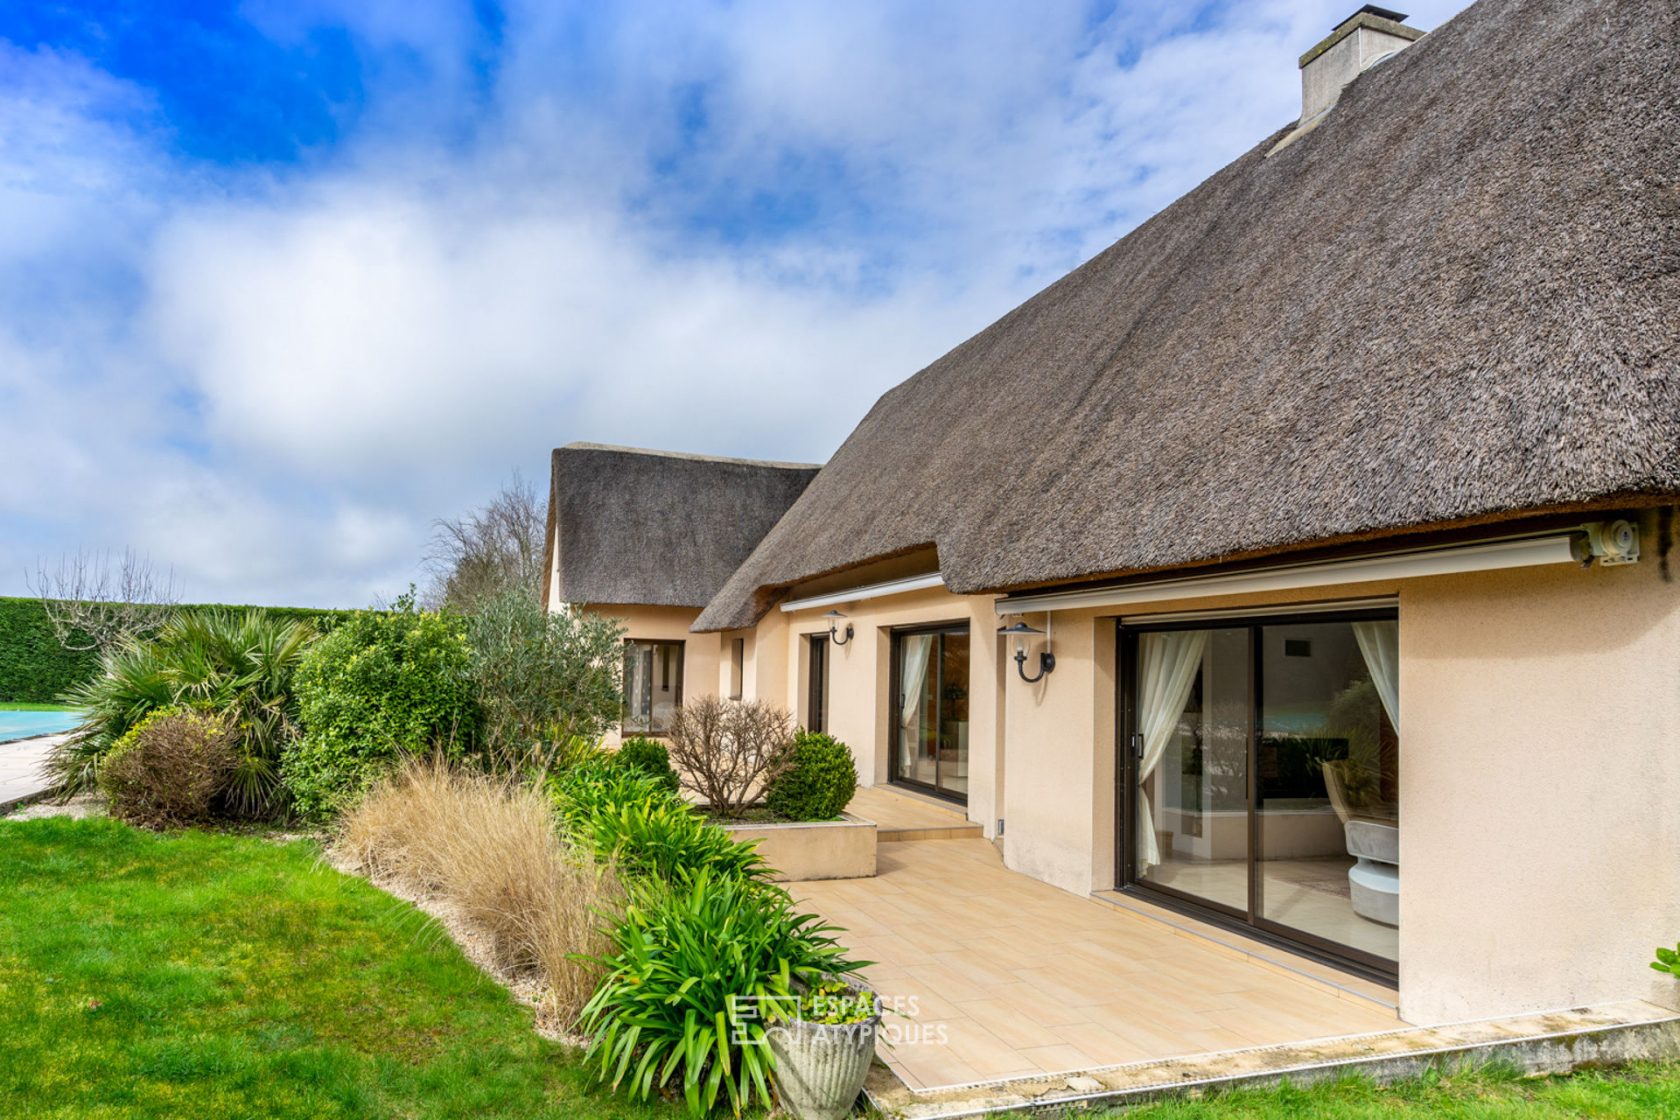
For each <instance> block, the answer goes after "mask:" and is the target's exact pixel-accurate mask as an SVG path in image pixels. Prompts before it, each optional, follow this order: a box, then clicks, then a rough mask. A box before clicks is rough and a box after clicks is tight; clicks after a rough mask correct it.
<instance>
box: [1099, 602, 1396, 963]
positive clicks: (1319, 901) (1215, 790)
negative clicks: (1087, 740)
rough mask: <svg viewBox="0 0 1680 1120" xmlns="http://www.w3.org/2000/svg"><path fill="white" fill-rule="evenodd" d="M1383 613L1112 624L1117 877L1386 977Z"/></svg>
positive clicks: (1390, 907) (1388, 823) (1388, 666)
mask: <svg viewBox="0 0 1680 1120" xmlns="http://www.w3.org/2000/svg"><path fill="white" fill-rule="evenodd" d="M1398 638H1399V626H1398V622H1397V620H1396V619H1395V616H1394V615H1393V614H1392V613H1387V614H1383V613H1375V612H1364V613H1357V614H1354V613H1349V614H1346V615H1338V616H1329V615H1304V616H1299V617H1294V618H1289V617H1282V618H1268V619H1256V620H1247V619H1244V620H1242V621H1240V622H1229V623H1227V622H1221V623H1218V624H1208V625H1206V626H1204V627H1196V626H1183V625H1176V626H1170V627H1166V626H1163V627H1158V628H1142V627H1139V628H1131V627H1126V628H1123V629H1122V631H1121V655H1122V657H1123V659H1124V663H1125V665H1126V670H1125V673H1124V676H1123V682H1124V684H1123V704H1122V709H1123V718H1124V719H1125V721H1126V725H1127V726H1126V727H1125V728H1124V730H1125V732H1126V734H1125V735H1124V736H1123V737H1122V742H1123V743H1125V744H1126V745H1127V748H1126V749H1125V751H1124V752H1123V753H1124V755H1125V758H1124V759H1123V763H1124V765H1123V773H1124V774H1125V781H1126V786H1127V789H1128V796H1127V797H1126V798H1124V799H1123V801H1124V802H1125V804H1124V806H1123V808H1122V811H1121V821H1120V826H1121V834H1122V840H1121V861H1122V866H1123V867H1126V868H1127V869H1128V874H1127V884H1128V885H1129V886H1131V887H1135V888H1141V889H1142V890H1144V891H1146V892H1156V893H1158V894H1159V895H1161V896H1162V897H1163V898H1166V899H1170V900H1172V901H1174V902H1177V903H1181V904H1185V905H1188V906H1191V907H1193V908H1196V909H1199V910H1204V911H1206V913H1207V914H1208V915H1209V916H1211V917H1214V918H1216V919H1221V920H1225V921H1229V922H1232V923H1236V924H1242V925H1246V926H1249V927H1252V928H1254V929H1256V930H1258V931H1260V932H1263V933H1265V934H1267V935H1270V936H1273V937H1277V938H1282V939H1286V940H1289V941H1293V942H1296V943H1298V944H1300V945H1302V946H1304V947H1306V948H1308V949H1310V950H1314V951H1316V952H1318V953H1319V954H1320V955H1324V956H1329V957H1334V958H1337V959H1342V960H1346V961H1349V962H1352V963H1355V964H1358V965H1362V966H1365V967H1366V968H1367V969H1368V970H1369V971H1373V972H1377V973H1385V974H1392V972H1393V971H1394V969H1395V966H1396V962H1397V959H1398V950H1399V934H1398V923H1399V859H1400V857H1399V835H1400V833H1399V696H1398V664H1399V657H1398V654H1399V649H1398V646H1399V641H1398Z"/></svg>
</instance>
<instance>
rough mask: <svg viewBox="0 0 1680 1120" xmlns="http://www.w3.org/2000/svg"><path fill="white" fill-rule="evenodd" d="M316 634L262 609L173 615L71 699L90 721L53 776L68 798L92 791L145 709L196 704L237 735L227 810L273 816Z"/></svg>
mask: <svg viewBox="0 0 1680 1120" xmlns="http://www.w3.org/2000/svg"><path fill="white" fill-rule="evenodd" d="M314 637H315V629H314V627H313V626H312V625H311V624H309V623H308V622H301V621H285V620H281V619H277V618H270V617H269V616H268V615H267V614H266V613H265V612H263V611H261V610H249V611H229V610H223V609H219V608H211V609H207V610H201V611H184V612H181V613H179V614H176V615H175V616H174V617H172V618H171V619H170V620H169V622H167V623H166V624H165V625H164V626H163V627H162V628H161V629H160V630H159V631H158V632H157V634H156V636H155V637H153V638H152V639H151V640H150V641H144V642H141V641H134V640H130V641H127V642H125V643H123V644H122V645H121V646H119V647H118V648H117V649H116V650H115V651H113V652H111V653H110V654H108V655H106V657H105V658H104V662H103V670H104V671H103V672H102V673H101V674H100V675H99V676H98V677H95V678H94V679H93V680H91V681H89V682H87V683H86V684H83V685H80V686H78V687H77V688H75V689H72V690H71V692H70V694H69V695H68V696H66V697H65V702H66V703H69V704H72V705H74V706H76V707H78V708H80V709H82V711H83V712H85V713H86V716H85V718H84V719H83V721H82V723H81V725H80V726H78V727H77V728H76V730H75V731H74V732H73V733H72V734H71V735H70V736H69V738H67V739H66V740H64V741H63V742H62V743H60V744H59V746H58V747H56V748H55V749H54V751H53V753H52V755H51V757H50V758H49V760H48V763H47V765H48V770H49V772H50V773H51V775H52V777H53V779H54V781H55V783H56V784H57V786H58V788H59V789H60V790H61V791H63V792H66V793H75V792H78V791H81V790H84V789H88V788H90V787H91V786H92V785H93V784H94V782H95V780H96V779H97V777H98V773H99V765H100V763H101V762H102V761H103V759H104V757H105V755H106V754H108V753H109V752H110V750H111V748H112V747H113V746H115V745H116V743H117V740H119V739H121V738H122V737H123V735H125V734H127V732H128V731H129V729H130V728H132V727H133V726H134V725H135V724H137V723H139V722H140V721H141V720H142V719H144V718H145V716H146V715H147V714H148V713H149V712H151V711H153V710H155V709H157V708H162V707H168V706H171V705H179V706H183V707H191V708H198V709H203V710H207V711H213V712H217V713H219V714H221V715H223V716H225V717H226V718H227V720H228V721H229V725H230V726H231V727H232V729H233V734H234V742H235V750H236V764H235V767H234V771H233V775H232V777H231V778H230V780H229V784H228V788H227V790H226V791H225V792H224V795H223V797H224V800H225V801H226V807H227V808H228V809H229V810H231V811H233V812H235V813H238V814H240V815H245V816H258V815H264V814H270V813H273V812H274V811H275V810H276V809H277V808H278V807H279V805H280V801H281V796H282V787H281V785H280V780H279V779H280V773H279V771H280V752H281V748H282V747H284V746H285V744H286V742H287V741H288V740H289V739H290V738H291V737H292V736H293V735H294V734H295V733H296V702H295V700H294V699H293V695H292V675H293V673H294V672H295V671H296V670H297V667H298V664H299V662H300V661H302V659H303V654H304V651H305V650H306V649H307V648H308V647H309V643H310V642H311V641H312V640H313V639H314Z"/></svg>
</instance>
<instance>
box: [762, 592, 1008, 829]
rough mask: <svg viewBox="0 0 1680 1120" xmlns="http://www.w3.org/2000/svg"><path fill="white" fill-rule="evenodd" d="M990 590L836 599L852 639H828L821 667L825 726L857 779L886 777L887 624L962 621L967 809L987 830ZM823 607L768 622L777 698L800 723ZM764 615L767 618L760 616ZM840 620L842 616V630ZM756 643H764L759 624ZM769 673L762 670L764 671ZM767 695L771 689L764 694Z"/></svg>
mask: <svg viewBox="0 0 1680 1120" xmlns="http://www.w3.org/2000/svg"><path fill="white" fill-rule="evenodd" d="M992 602H993V600H992V597H991V596H972V595H971V596H959V595H952V594H950V593H949V592H947V591H943V590H938V589H932V590H924V591H915V592H907V593H904V594H900V595H891V596H885V597H882V598H879V599H866V600H862V601H859V602H854V603H845V604H842V605H841V606H840V607H839V609H840V610H841V611H843V612H845V614H846V619H845V622H849V623H851V625H852V633H853V637H852V640H851V641H849V642H847V643H846V644H845V645H838V646H834V645H831V647H830V651H829V668H828V674H829V675H828V732H829V734H831V735H833V736H834V737H835V738H837V739H840V740H842V741H843V742H845V743H846V744H847V745H849V746H850V747H851V748H852V754H853V757H854V759H855V761H856V763H857V768H858V780H859V781H860V782H861V783H862V784H864V785H875V784H877V783H885V782H887V781H888V780H889V779H890V777H891V773H892V771H891V766H890V759H889V757H888V749H889V744H890V742H891V739H890V736H889V727H888V720H889V718H890V715H889V713H888V710H887V708H888V698H889V697H890V695H891V679H890V673H891V665H892V637H891V635H892V630H893V629H894V628H896V627H904V626H922V625H928V624H932V623H941V622H966V623H968V624H969V695H968V720H969V724H968V773H969V800H968V817H969V819H970V820H973V821H977V822H979V823H980V824H981V825H982V826H984V828H985V831H986V835H988V836H990V835H992V832H993V830H994V827H995V822H996V818H997V816H998V813H997V806H996V803H995V799H994V787H995V785H996V783H995V780H994V775H995V771H996V769H997V757H998V753H997V739H998V723H997V714H998V703H997V691H996V690H997V647H998V645H999V642H998V639H997V637H996V631H997V627H998V618H997V614H996V612H995V611H994V609H993V606H992ZM829 609H830V608H828V607H820V608H813V609H810V610H803V611H795V612H792V613H784V612H782V611H780V610H775V611H772V612H771V615H772V616H780V619H779V620H778V622H777V623H775V624H774V625H775V626H776V627H777V629H779V630H781V631H782V641H781V649H782V651H783V660H784V664H785V665H786V666H787V672H786V675H785V680H784V682H783V683H784V689H783V691H782V692H781V693H780V695H779V696H778V697H777V699H776V702H777V703H780V704H782V705H783V706H784V707H786V708H787V709H788V710H789V711H790V712H792V713H794V717H795V718H796V719H797V720H798V721H799V722H800V723H801V724H804V723H806V722H808V720H809V718H810V713H809V712H808V711H807V710H806V708H807V705H808V696H809V693H808V691H807V688H806V685H807V683H808V682H809V665H808V660H809V645H808V643H807V641H806V639H807V638H808V637H809V636H810V635H812V634H826V633H828V624H829V620H828V619H826V618H824V617H823V614H824V612H826V611H827V610H829ZM769 621H770V619H769V618H767V619H766V622H769ZM845 622H842V623H841V627H842V636H843V628H844V625H845ZM760 645H761V647H768V645H769V642H768V641H767V640H766V639H765V638H764V628H763V625H762V624H761V626H760ZM767 679H768V678H767ZM764 695H765V696H766V698H768V697H769V696H770V695H771V694H769V693H766V694H764Z"/></svg>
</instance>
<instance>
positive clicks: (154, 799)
mask: <svg viewBox="0 0 1680 1120" xmlns="http://www.w3.org/2000/svg"><path fill="white" fill-rule="evenodd" d="M235 765H236V752H235V749H234V735H233V734H232V732H231V731H230V730H229V728H228V725H227V721H226V720H225V719H224V718H222V717H219V716H216V715H211V714H207V713H204V712H194V711H189V710H186V709H182V708H159V709H157V710H155V711H153V712H152V713H151V714H149V715H148V716H146V718H145V719H143V720H141V721H140V722H139V723H138V724H136V725H135V726H134V727H133V728H132V729H131V730H130V731H128V733H127V734H125V735H124V736H123V737H122V738H121V739H120V740H118V741H117V744H116V745H115V746H114V747H112V748H111V751H110V753H109V754H108V755H106V757H105V760H104V764H103V765H102V766H101V767H100V770H99V788H100V789H101V790H103V791H104V793H105V796H106V797H107V798H109V799H110V809H111V815H112V816H114V817H116V818H117V819H119V820H124V821H128V822H129V823H130V824H139V825H147V826H150V827H167V826H169V825H183V824H194V823H196V822H199V821H202V820H205V819H207V818H208V817H209V816H210V815H211V807H212V803H213V802H214V801H215V799H216V796H217V795H218V794H219V793H221V792H222V791H223V789H225V788H226V786H227V782H228V777H229V775H231V774H232V772H233V769H234V766H235Z"/></svg>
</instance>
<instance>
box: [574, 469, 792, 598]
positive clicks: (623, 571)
mask: <svg viewBox="0 0 1680 1120" xmlns="http://www.w3.org/2000/svg"><path fill="white" fill-rule="evenodd" d="M816 473H817V468H816V467H815V466H812V465H810V464H808V463H763V462H756V461H753V460H750V459H721V458H713V457H709V456H704V455H683V454H679V453H676V452H670V451H641V450H637V449H635V448H630V447H606V446H603V445H601V444H594V443H574V444H569V445H568V446H566V447H562V448H559V449H558V450H556V451H555V452H554V465H553V472H552V483H551V486H550V489H549V500H548V558H549V563H550V565H551V570H552V565H553V563H554V558H555V548H556V546H557V545H558V548H559V592H560V601H561V602H566V603H603V604H606V603H610V604H616V605H624V604H639V605H643V606H664V607H703V606H705V605H706V603H707V601H708V600H710V599H711V598H712V596H713V595H714V594H716V593H717V590H718V588H720V587H722V586H723V582H724V580H726V579H728V578H729V574H730V573H731V572H733V571H734V570H735V569H736V568H738V567H739V566H740V564H741V562H742V561H743V560H745V559H746V558H747V555H748V554H749V553H750V552H752V550H753V547H754V546H755V545H757V544H758V542H759V540H760V539H761V538H762V537H763V536H764V534H765V533H766V532H768V531H769V530H770V527H771V526H772V525H774V524H775V523H776V521H777V519H778V518H780V517H781V516H782V515H783V514H784V513H786V512H787V509H788V507H789V506H790V505H792V504H793V502H794V499H796V498H798V497H799V495H800V492H801V491H803V490H804V489H805V487H806V485H807V484H809V483H810V481H811V479H812V478H813V477H814V476H815V475H816ZM557 530H558V531H557ZM547 594H548V592H547V590H546V589H545V591H544V596H545V599H546V597H547Z"/></svg>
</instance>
